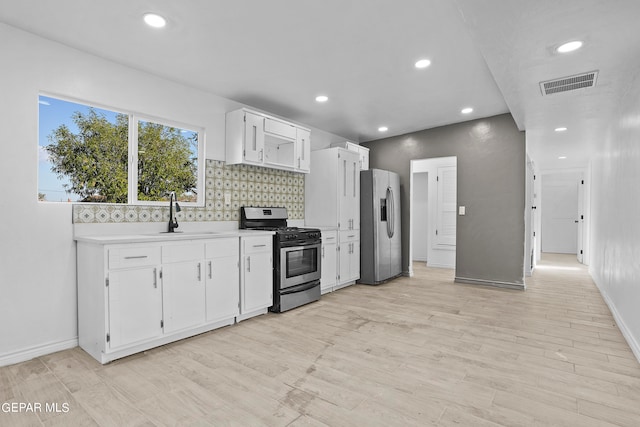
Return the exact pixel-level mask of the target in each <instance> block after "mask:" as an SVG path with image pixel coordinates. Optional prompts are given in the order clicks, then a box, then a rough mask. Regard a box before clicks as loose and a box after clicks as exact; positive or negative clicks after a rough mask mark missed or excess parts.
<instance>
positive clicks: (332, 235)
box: [322, 231, 338, 243]
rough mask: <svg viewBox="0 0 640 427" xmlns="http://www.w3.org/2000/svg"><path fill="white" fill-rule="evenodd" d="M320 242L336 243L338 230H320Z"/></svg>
mask: <svg viewBox="0 0 640 427" xmlns="http://www.w3.org/2000/svg"><path fill="white" fill-rule="evenodd" d="M322 243H338V232H337V231H323V232H322Z"/></svg>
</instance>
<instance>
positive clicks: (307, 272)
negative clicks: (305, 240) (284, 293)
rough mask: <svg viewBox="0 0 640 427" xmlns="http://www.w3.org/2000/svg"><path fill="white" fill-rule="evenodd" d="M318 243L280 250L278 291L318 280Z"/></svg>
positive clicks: (319, 252)
mask: <svg viewBox="0 0 640 427" xmlns="http://www.w3.org/2000/svg"><path fill="white" fill-rule="evenodd" d="M321 255H322V254H321V249H320V243H319V242H316V243H312V244H309V245H299V246H292V247H284V248H281V249H280V289H285V288H289V287H291V286H296V285H300V284H302V283H307V282H311V281H313V280H319V279H320V258H321Z"/></svg>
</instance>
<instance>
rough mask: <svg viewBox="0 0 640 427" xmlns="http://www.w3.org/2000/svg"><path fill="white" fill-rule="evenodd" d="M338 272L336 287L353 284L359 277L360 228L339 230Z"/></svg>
mask: <svg viewBox="0 0 640 427" xmlns="http://www.w3.org/2000/svg"><path fill="white" fill-rule="evenodd" d="M339 237H340V247H339V250H338V252H339V262H338V264H339V269H340V271H339V274H338V285H337V287H336V288H340V287H344V286H347V285H351V284H353V282H354V281H356V280H358V279H359V278H360V230H352V231H340V232H339Z"/></svg>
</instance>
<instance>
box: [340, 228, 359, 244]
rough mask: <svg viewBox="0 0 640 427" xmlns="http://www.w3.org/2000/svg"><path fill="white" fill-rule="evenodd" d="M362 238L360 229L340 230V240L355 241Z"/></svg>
mask: <svg viewBox="0 0 640 427" xmlns="http://www.w3.org/2000/svg"><path fill="white" fill-rule="evenodd" d="M357 240H360V230H347V231H341V232H340V242H355V241H357Z"/></svg>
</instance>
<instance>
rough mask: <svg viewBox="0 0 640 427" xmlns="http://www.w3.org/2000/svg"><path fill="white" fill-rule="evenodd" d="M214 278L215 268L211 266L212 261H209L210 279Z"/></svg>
mask: <svg viewBox="0 0 640 427" xmlns="http://www.w3.org/2000/svg"><path fill="white" fill-rule="evenodd" d="M212 278H213V268H212V266H211V261H209V279H212Z"/></svg>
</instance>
